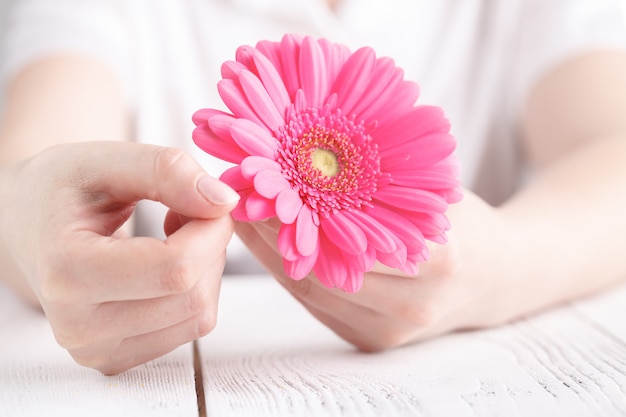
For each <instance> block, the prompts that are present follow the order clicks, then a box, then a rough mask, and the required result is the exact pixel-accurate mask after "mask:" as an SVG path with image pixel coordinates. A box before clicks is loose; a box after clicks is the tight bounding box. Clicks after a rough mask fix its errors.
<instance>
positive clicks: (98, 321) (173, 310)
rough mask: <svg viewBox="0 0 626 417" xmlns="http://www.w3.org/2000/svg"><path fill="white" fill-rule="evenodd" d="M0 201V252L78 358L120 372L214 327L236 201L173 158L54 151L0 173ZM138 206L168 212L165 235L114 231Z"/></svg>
mask: <svg viewBox="0 0 626 417" xmlns="http://www.w3.org/2000/svg"><path fill="white" fill-rule="evenodd" d="M0 195H1V196H2V207H0V248H1V247H2V246H4V248H5V256H9V257H10V258H12V260H13V261H14V263H15V265H17V270H18V271H20V272H21V273H22V274H23V277H24V279H25V280H26V281H27V283H28V284H29V285H30V288H31V289H32V291H33V292H34V294H35V295H36V297H37V299H38V300H39V302H40V303H41V306H42V307H43V310H44V311H45V313H46V315H47V316H48V318H49V320H50V323H51V326H52V329H53V331H54V334H55V336H56V338H57V340H58V342H59V344H60V345H61V346H63V347H65V348H66V349H67V350H68V351H69V352H70V354H71V355H72V356H73V357H74V359H75V360H76V361H77V362H78V363H80V364H82V365H85V366H89V367H93V368H96V369H98V370H100V371H102V372H103V373H106V374H114V373H118V372H122V371H124V370H127V369H129V368H131V367H133V366H136V365H138V364H141V363H144V362H146V361H148V360H151V359H153V358H155V357H158V356H160V355H163V354H165V353H167V352H169V351H171V350H173V349H174V348H176V347H177V346H179V345H181V344H184V343H186V342H188V341H191V340H194V339H196V338H198V337H200V336H203V335H205V334H207V333H209V332H210V331H211V330H212V329H213V327H214V325H215V320H216V309H217V302H218V295H219V288H220V278H221V273H222V269H223V266H224V261H225V248H226V245H227V243H228V241H229V240H230V237H231V234H232V228H233V225H232V221H231V219H230V216H229V215H228V214H229V212H230V210H231V209H232V208H233V207H234V205H235V204H236V200H237V199H238V196H237V194H236V193H234V191H232V190H231V189H230V188H228V187H227V186H226V185H224V184H222V183H220V182H219V181H218V180H216V179H213V178H211V177H209V176H208V175H207V174H206V173H205V172H204V171H203V170H202V169H201V168H200V166H199V165H198V164H197V163H196V162H195V161H193V160H192V159H191V157H189V156H188V155H186V154H185V153H183V152H182V151H179V150H175V149H171V148H160V147H156V146H148V145H138V144H132V143H120V142H91V143H81V144H72V145H61V146H56V147H53V148H50V149H49V150H46V151H44V152H42V153H40V154H38V155H36V156H34V157H32V158H30V159H28V160H25V161H23V162H21V163H19V164H16V165H13V166H11V167H8V168H7V169H6V170H4V171H3V172H2V173H1V176H0ZM141 199H151V200H155V201H160V202H162V203H163V204H165V205H166V206H168V207H169V208H170V211H169V213H168V215H167V217H166V219H165V224H164V227H165V231H166V234H167V235H168V237H167V239H166V240H164V241H161V240H159V239H155V238H147V237H137V238H131V237H128V236H126V234H125V233H124V232H123V231H122V230H120V227H121V226H122V225H123V224H124V223H125V222H126V221H127V220H128V219H129V217H130V216H131V214H132V212H133V209H134V207H135V205H136V203H137V201H139V200H141ZM0 252H1V251H0Z"/></svg>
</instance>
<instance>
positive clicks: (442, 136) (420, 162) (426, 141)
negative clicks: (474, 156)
mask: <svg viewBox="0 0 626 417" xmlns="http://www.w3.org/2000/svg"><path fill="white" fill-rule="evenodd" d="M409 135H410V133H409V132H407V134H405V135H403V136H404V137H396V138H394V140H395V141H396V145H395V146H394V147H388V148H387V147H386V148H385V149H381V150H380V157H381V160H382V161H385V159H387V158H388V157H389V156H392V157H393V156H395V155H406V156H407V160H405V162H404V163H403V165H402V167H407V166H410V167H412V168H421V167H425V166H428V165H432V164H434V163H435V162H439V161H441V160H442V159H444V158H446V157H447V156H449V155H450V154H452V152H454V149H455V148H456V140H455V139H454V138H453V137H452V136H450V134H448V133H445V132H443V133H440V132H434V133H428V134H426V135H423V136H413V137H409ZM403 139H406V141H405V142H404V143H402V142H401V141H402V140H403ZM377 140H382V141H384V139H383V138H382V137H377ZM389 141H390V142H391V141H393V140H389ZM385 166H386V167H387V168H390V169H389V170H393V168H392V167H391V166H390V164H385ZM398 168H400V167H397V166H396V167H395V169H398Z"/></svg>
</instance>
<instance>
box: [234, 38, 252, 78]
mask: <svg viewBox="0 0 626 417" xmlns="http://www.w3.org/2000/svg"><path fill="white" fill-rule="evenodd" d="M254 51H255V49H254V48H253V47H252V46H249V45H242V46H240V47H239V48H237V51H235V59H236V60H237V62H238V63H240V64H241V65H242V66H243V67H245V69H247V70H248V71H252V72H253V73H255V74H256V72H255V71H254V61H253V59H252V56H253V55H254Z"/></svg>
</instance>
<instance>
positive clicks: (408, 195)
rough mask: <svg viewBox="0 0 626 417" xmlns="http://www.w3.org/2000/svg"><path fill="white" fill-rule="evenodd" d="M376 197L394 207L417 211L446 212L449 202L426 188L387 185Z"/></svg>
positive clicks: (380, 189)
mask: <svg viewBox="0 0 626 417" xmlns="http://www.w3.org/2000/svg"><path fill="white" fill-rule="evenodd" d="M374 199H375V200H377V201H381V202H384V203H385V204H389V205H391V206H394V207H399V208H402V209H405V210H410V211H417V212H444V211H446V209H447V208H448V203H446V201H445V200H444V199H443V198H442V197H441V196H439V195H437V194H435V193H432V192H430V191H426V190H418V189H415V188H407V187H399V186H395V185H386V186H384V187H381V188H379V189H378V190H377V191H376V194H374Z"/></svg>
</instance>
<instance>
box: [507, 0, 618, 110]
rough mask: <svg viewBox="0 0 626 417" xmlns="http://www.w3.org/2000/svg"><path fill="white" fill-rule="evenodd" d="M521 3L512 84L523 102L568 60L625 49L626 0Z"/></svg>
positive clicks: (530, 0)
mask: <svg viewBox="0 0 626 417" xmlns="http://www.w3.org/2000/svg"><path fill="white" fill-rule="evenodd" d="M521 4H522V9H521V17H520V26H521V27H520V28H519V34H520V37H519V43H518V50H517V53H516V54H515V55H516V63H515V66H516V68H517V71H516V73H517V75H516V77H515V79H514V85H513V89H514V91H513V97H514V102H516V104H518V105H519V104H521V103H523V102H524V101H525V99H526V98H527V95H528V93H529V90H530V89H531V88H532V87H533V85H534V84H535V83H536V82H537V81H538V80H539V79H540V78H541V77H542V76H543V75H545V74H546V73H548V72H549V71H550V70H552V69H554V68H555V67H557V66H558V65H559V64H562V63H564V62H566V61H567V60H568V59H572V58H574V57H576V56H579V55H581V54H584V53H586V52H591V51H598V50H607V49H618V50H624V51H626V17H625V15H624V6H623V4H624V2H623V1H622V0H524V1H522V2H521ZM516 107H517V106H516Z"/></svg>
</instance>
